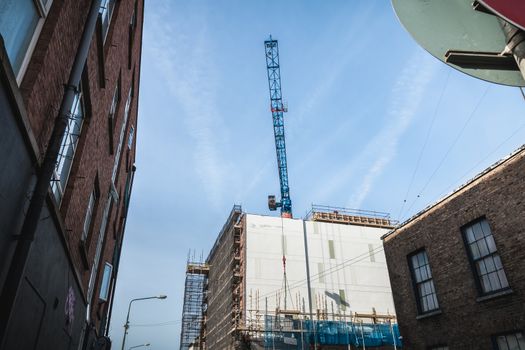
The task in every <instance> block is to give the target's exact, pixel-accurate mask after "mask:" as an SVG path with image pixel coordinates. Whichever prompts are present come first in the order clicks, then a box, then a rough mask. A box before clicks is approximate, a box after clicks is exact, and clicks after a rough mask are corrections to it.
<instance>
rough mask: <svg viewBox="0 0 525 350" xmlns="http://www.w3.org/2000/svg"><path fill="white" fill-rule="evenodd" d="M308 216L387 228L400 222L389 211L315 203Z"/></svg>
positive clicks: (324, 220)
mask: <svg viewBox="0 0 525 350" xmlns="http://www.w3.org/2000/svg"><path fill="white" fill-rule="evenodd" d="M306 218H307V220H311V221H320V222H329V223H333V224H345V225H360V226H370V227H380V228H386V229H392V228H394V227H395V225H397V224H398V221H397V220H392V219H391V218H390V214H388V213H382V212H378V211H371V210H360V209H348V208H340V207H331V206H326V205H315V204H312V209H311V210H310V211H309V212H308V214H306Z"/></svg>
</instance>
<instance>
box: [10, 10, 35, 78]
mask: <svg viewBox="0 0 525 350" xmlns="http://www.w3.org/2000/svg"><path fill="white" fill-rule="evenodd" d="M0 18H1V20H0V33H1V34H2V36H3V38H4V44H5V48H6V51H7V56H8V57H9V61H11V66H12V67H13V71H14V72H15V75H17V74H18V72H19V70H20V68H21V66H22V62H23V60H24V57H25V55H26V52H27V49H28V48H29V44H30V43H31V39H32V38H33V34H34V32H35V29H36V26H37V24H38V20H39V19H40V16H39V15H38V9H37V7H36V5H35V2H34V1H33V0H2V1H0Z"/></svg>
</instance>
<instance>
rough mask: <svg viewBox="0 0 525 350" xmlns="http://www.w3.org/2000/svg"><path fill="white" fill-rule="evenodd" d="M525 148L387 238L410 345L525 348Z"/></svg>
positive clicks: (401, 324) (402, 327)
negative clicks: (524, 230)
mask: <svg viewBox="0 0 525 350" xmlns="http://www.w3.org/2000/svg"><path fill="white" fill-rule="evenodd" d="M524 212H525V149H524V148H521V149H519V150H518V151H517V152H515V153H513V154H512V155H511V156H509V157H508V158H506V159H503V160H502V161H500V162H498V163H496V164H495V165H493V166H492V167H490V168H488V169H487V170H485V171H484V172H483V173H481V174H479V175H478V176H477V177H475V178H474V179H472V180H471V181H469V182H468V183H467V184H465V185H464V186H462V187H461V188H459V189H458V190H456V191H455V192H453V193H452V194H450V195H448V196H447V197H445V198H443V199H442V200H440V201H439V202H437V203H436V204H433V205H431V206H429V207H428V208H427V209H425V210H423V211H422V212H420V213H418V214H417V215H415V216H414V217H412V218H410V219H409V220H408V221H406V222H405V223H403V224H402V225H401V226H400V227H398V228H396V229H394V230H393V231H391V232H389V233H388V234H387V235H385V236H384V237H383V243H384V248H385V254H386V258H387V264H388V270H389V274H390V281H391V285H392V292H393V296H394V303H395V306H396V311H397V316H398V321H399V327H400V332H401V334H402V335H403V340H404V344H405V345H406V347H407V348H409V349H448V348H450V349H525V338H524V335H525V269H524V262H525V235H524V232H523V228H524V227H525V217H524V215H523V213H524Z"/></svg>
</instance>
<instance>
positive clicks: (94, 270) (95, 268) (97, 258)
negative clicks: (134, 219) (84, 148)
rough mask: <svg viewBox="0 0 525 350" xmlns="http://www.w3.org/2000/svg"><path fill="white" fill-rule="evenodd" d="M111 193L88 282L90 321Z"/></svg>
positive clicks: (87, 316)
mask: <svg viewBox="0 0 525 350" xmlns="http://www.w3.org/2000/svg"><path fill="white" fill-rule="evenodd" d="M111 200H112V197H111V194H110V195H108V199H107V201H106V206H105V208H104V214H103V216H102V223H101V224H100V230H99V233H98V239H97V248H96V250H95V256H94V258H93V265H91V274H90V276H89V283H88V291H87V303H88V305H87V307H86V309H87V311H86V320H87V321H89V320H90V318H91V314H90V310H91V309H90V307H91V301H92V298H93V292H94V290H95V280H96V277H97V272H98V264H99V261H100V254H101V252H102V243H103V242H104V237H105V236H106V228H107V223H108V216H109V211H110V209H111Z"/></svg>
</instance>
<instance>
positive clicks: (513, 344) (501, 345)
mask: <svg viewBox="0 0 525 350" xmlns="http://www.w3.org/2000/svg"><path fill="white" fill-rule="evenodd" d="M492 340H493V342H494V345H495V348H496V349H498V350H525V338H524V337H523V332H516V333H510V334H503V335H497V336H495V337H493V338H492Z"/></svg>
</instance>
